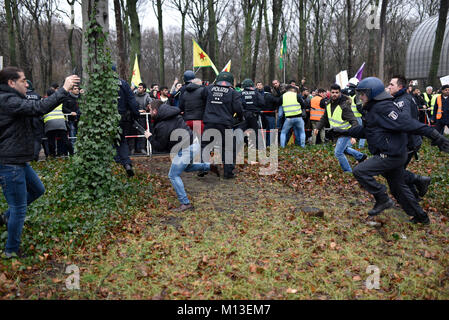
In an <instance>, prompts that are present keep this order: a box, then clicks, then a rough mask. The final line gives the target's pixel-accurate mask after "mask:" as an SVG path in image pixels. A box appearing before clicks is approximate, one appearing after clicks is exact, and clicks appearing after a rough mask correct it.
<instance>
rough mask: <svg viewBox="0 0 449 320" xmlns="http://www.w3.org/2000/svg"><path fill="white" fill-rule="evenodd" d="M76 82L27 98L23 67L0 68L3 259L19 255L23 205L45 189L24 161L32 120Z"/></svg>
mask: <svg viewBox="0 0 449 320" xmlns="http://www.w3.org/2000/svg"><path fill="white" fill-rule="evenodd" d="M78 82H79V77H77V76H70V77H68V78H66V80H65V82H64V86H63V87H62V88H61V89H59V90H58V91H56V92H55V93H54V94H53V95H52V96H51V97H49V98H47V99H43V100H40V101H37V100H28V99H27V98H26V93H27V87H28V83H27V82H26V78H25V74H24V72H23V70H21V69H19V68H16V67H6V68H4V69H3V70H1V71H0V106H1V107H0V182H1V183H0V185H1V187H2V190H3V194H4V196H5V199H6V202H7V203H8V210H7V211H6V212H5V213H4V214H2V215H1V216H0V225H2V224H6V225H7V228H8V240H7V241H6V248H5V252H4V254H3V257H4V258H7V259H10V258H13V257H17V256H18V255H19V247H20V242H21V235H22V229H23V224H24V221H25V216H26V212H27V206H29V205H30V204H31V203H32V202H33V201H34V200H36V199H38V198H39V197H40V196H41V195H43V194H44V192H45V188H44V185H43V184H42V182H41V180H40V179H39V177H38V176H37V174H36V172H35V171H34V170H33V168H31V166H30V165H29V164H28V162H29V161H32V160H33V158H34V130H33V125H32V119H33V117H36V116H42V115H44V114H46V113H49V112H51V111H52V110H53V109H54V108H56V107H57V106H58V105H60V104H61V103H62V102H63V100H64V98H65V97H66V96H67V94H68V90H70V89H71V88H72V86H73V85H75V84H76V83H78Z"/></svg>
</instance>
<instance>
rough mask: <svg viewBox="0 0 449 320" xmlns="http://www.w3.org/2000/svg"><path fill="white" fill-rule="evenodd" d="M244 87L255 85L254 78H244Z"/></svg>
mask: <svg viewBox="0 0 449 320" xmlns="http://www.w3.org/2000/svg"><path fill="white" fill-rule="evenodd" d="M242 87H243V88H252V87H254V82H253V80H251V79H245V80H243V82H242Z"/></svg>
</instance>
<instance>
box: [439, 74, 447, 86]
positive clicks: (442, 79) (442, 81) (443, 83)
mask: <svg viewBox="0 0 449 320" xmlns="http://www.w3.org/2000/svg"><path fill="white" fill-rule="evenodd" d="M440 81H441V85H442V86H445V85H447V84H449V76H445V77H443V78H440Z"/></svg>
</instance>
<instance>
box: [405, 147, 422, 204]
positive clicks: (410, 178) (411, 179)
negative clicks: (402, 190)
mask: <svg viewBox="0 0 449 320" xmlns="http://www.w3.org/2000/svg"><path fill="white" fill-rule="evenodd" d="M418 150H419V148H418ZM418 150H415V151H409V152H408V154H407V161H406V162H405V164H404V181H405V183H406V184H407V185H408V187H409V188H410V191H411V192H412V193H413V194H414V195H415V197H416V199H418V200H419V195H418V190H416V186H415V181H416V179H417V178H418V176H417V175H416V174H414V173H413V172H411V171H409V170H407V166H408V165H409V163H410V161H412V158H413V157H414V155H415V152H418Z"/></svg>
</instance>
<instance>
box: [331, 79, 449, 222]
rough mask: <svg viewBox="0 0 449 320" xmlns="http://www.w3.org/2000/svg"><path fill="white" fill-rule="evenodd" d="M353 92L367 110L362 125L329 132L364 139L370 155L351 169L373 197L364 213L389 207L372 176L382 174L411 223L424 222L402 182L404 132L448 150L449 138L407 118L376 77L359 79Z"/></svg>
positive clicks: (382, 190)
mask: <svg viewBox="0 0 449 320" xmlns="http://www.w3.org/2000/svg"><path fill="white" fill-rule="evenodd" d="M357 92H358V93H359V94H360V99H361V100H362V102H363V105H364V109H365V110H366V111H367V112H366V117H365V120H366V121H365V124H364V126H358V127H353V128H351V129H349V130H338V129H337V130H335V129H334V130H333V131H334V132H337V133H339V134H344V135H349V136H352V137H355V138H366V139H367V140H368V147H369V150H370V152H371V153H372V154H373V155H374V156H373V157H372V158H370V159H368V160H366V161H364V162H362V163H360V164H358V165H357V166H356V167H355V168H354V171H353V174H354V177H355V178H356V179H357V181H358V182H359V183H360V185H361V186H362V187H363V188H364V189H365V190H367V191H368V192H369V193H371V194H372V195H373V196H374V198H375V199H376V204H375V206H374V208H373V209H372V210H370V211H369V212H368V215H369V216H376V215H378V214H380V213H381V212H382V211H383V210H386V209H388V208H390V207H392V206H393V201H392V200H391V199H390V198H389V197H388V195H387V193H386V187H385V186H384V185H382V184H380V183H378V182H377V181H376V179H375V178H374V177H375V176H377V175H383V176H384V177H385V178H386V179H387V182H388V185H389V187H390V190H391V193H392V194H393V196H394V197H395V198H396V200H397V201H398V202H399V204H400V205H401V207H402V208H403V209H404V211H405V212H406V213H407V214H408V215H410V216H412V217H413V218H412V219H411V222H413V223H422V224H428V223H429V222H430V221H429V217H428V216H427V213H425V212H424V211H423V209H422V208H421V207H420V206H419V204H418V201H417V199H416V198H415V196H414V195H413V193H412V192H411V191H410V188H409V187H408V185H407V184H406V183H405V181H404V164H405V163H406V161H407V142H408V133H413V134H418V135H424V136H427V137H429V138H430V139H432V140H433V142H434V143H435V145H437V146H438V147H439V148H440V150H442V151H444V152H448V153H449V140H448V139H446V138H445V137H444V136H442V135H441V134H439V133H438V131H436V130H435V129H433V128H432V127H429V126H427V125H424V124H422V123H420V122H419V121H417V120H414V119H412V118H410V115H409V114H408V113H406V112H401V110H400V109H399V108H398V106H397V104H395V103H394V102H393V101H392V99H393V97H392V96H391V95H390V94H389V93H387V92H386V91H385V87H384V85H383V83H382V81H381V80H380V79H378V78H374V77H370V78H366V79H363V80H362V81H361V82H360V83H359V85H358V86H357Z"/></svg>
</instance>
